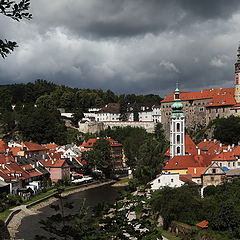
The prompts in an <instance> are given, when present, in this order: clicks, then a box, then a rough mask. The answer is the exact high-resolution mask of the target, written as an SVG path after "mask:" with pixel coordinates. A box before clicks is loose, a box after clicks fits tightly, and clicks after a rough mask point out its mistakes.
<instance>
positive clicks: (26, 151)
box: [19, 142, 48, 156]
mask: <svg viewBox="0 0 240 240" xmlns="http://www.w3.org/2000/svg"><path fill="white" fill-rule="evenodd" d="M21 145H22V151H20V152H19V155H20V156H26V155H28V156H34V155H43V154H46V153H47V151H48V149H47V148H46V147H45V146H42V145H40V144H37V143H34V142H23V143H22V144H21Z"/></svg>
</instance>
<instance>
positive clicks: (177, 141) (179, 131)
mask: <svg viewBox="0 0 240 240" xmlns="http://www.w3.org/2000/svg"><path fill="white" fill-rule="evenodd" d="M174 100H175V102H174V103H173V105H172V106H171V107H172V115H171V123H170V124H171V125H170V156H171V158H172V157H174V156H176V155H185V115H184V113H183V111H182V109H183V105H182V103H181V100H180V91H179V89H178V87H177V88H176V90H175V94H174Z"/></svg>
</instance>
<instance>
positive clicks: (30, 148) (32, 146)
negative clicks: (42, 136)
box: [23, 142, 47, 151]
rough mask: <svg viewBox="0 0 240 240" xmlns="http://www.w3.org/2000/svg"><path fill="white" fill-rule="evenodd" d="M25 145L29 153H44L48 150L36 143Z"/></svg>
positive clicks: (26, 143) (25, 143)
mask: <svg viewBox="0 0 240 240" xmlns="http://www.w3.org/2000/svg"><path fill="white" fill-rule="evenodd" d="M23 145H24V146H25V147H26V148H27V150H28V151H43V150H47V148H46V147H44V146H42V145H39V144H37V143H34V142H24V143H23Z"/></svg>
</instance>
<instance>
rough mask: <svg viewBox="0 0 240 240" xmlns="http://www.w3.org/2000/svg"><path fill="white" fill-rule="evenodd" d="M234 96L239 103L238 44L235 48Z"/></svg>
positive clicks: (239, 72)
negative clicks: (236, 48)
mask: <svg viewBox="0 0 240 240" xmlns="http://www.w3.org/2000/svg"><path fill="white" fill-rule="evenodd" d="M234 97H235V100H236V102H237V103H240V44H239V46H238V50H237V62H236V63H235V92H234Z"/></svg>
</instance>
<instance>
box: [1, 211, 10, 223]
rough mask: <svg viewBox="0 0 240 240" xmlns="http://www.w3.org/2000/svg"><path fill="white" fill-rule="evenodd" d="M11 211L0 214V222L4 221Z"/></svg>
mask: <svg viewBox="0 0 240 240" xmlns="http://www.w3.org/2000/svg"><path fill="white" fill-rule="evenodd" d="M11 212H12V211H11V210H10V209H7V210H5V211H4V212H1V213H0V220H2V221H5V220H6V219H7V217H8V215H9V214H10V213H11Z"/></svg>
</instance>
